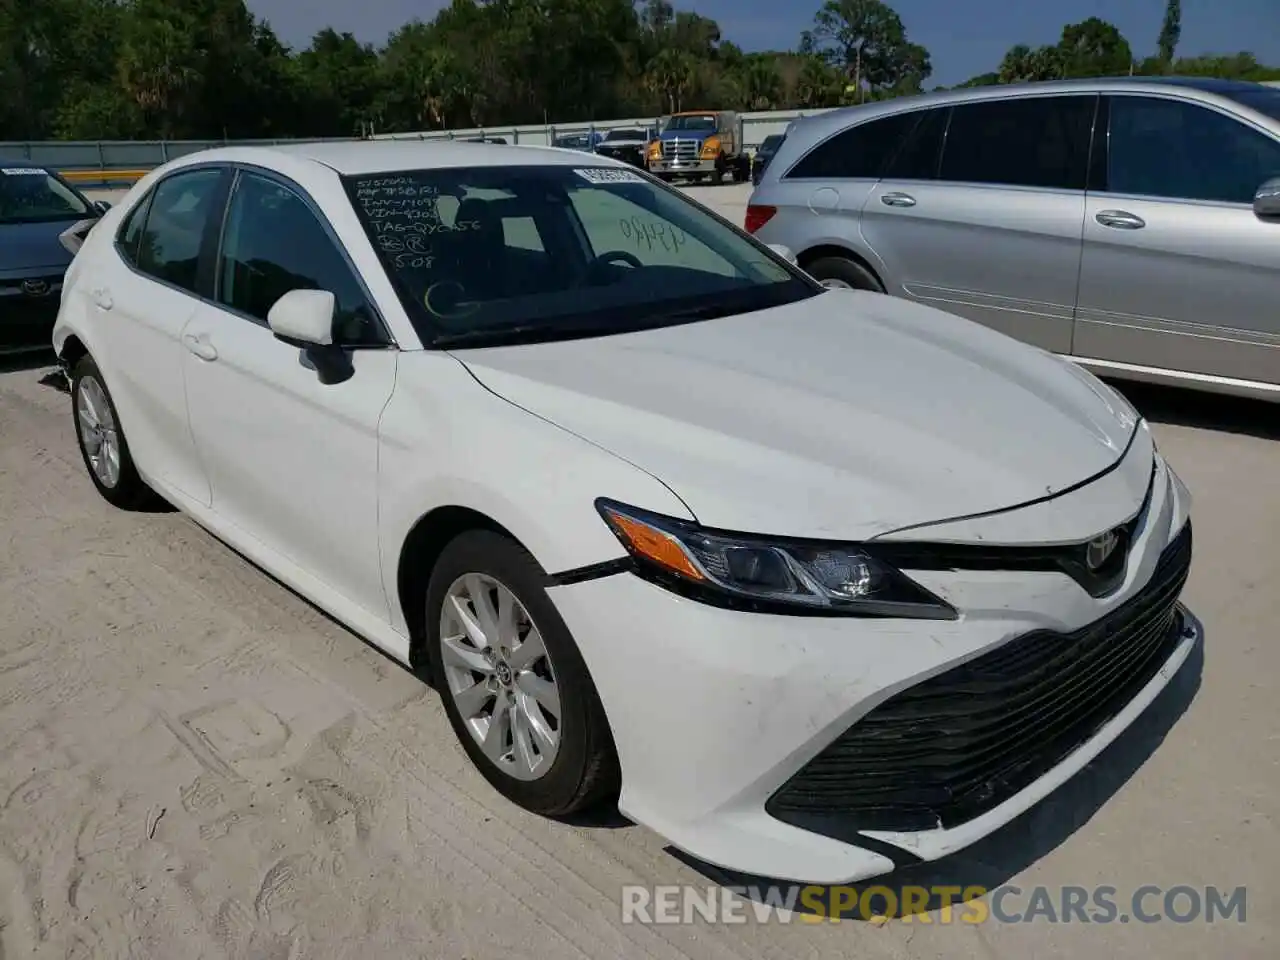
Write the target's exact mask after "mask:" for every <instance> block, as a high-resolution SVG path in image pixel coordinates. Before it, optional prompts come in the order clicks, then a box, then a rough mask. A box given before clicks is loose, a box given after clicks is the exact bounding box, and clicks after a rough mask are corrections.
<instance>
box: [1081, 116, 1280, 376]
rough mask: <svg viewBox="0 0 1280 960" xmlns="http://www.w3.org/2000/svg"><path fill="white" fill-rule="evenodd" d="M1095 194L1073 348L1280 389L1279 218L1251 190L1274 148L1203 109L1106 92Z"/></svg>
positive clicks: (1089, 355)
mask: <svg viewBox="0 0 1280 960" xmlns="http://www.w3.org/2000/svg"><path fill="white" fill-rule="evenodd" d="M1109 113H1110V136H1109V138H1108V140H1109V154H1108V157H1107V171H1106V180H1105V183H1104V188H1103V189H1102V190H1099V191H1098V192H1092V191H1091V192H1090V194H1089V198H1088V203H1087V211H1086V213H1087V215H1086V217H1085V228H1084V255H1083V259H1082V262H1081V270H1080V297H1079V305H1078V309H1077V317H1076V328H1077V330H1076V342H1075V349H1074V353H1075V354H1076V356H1078V357H1081V358H1085V359H1095V360H1102V361H1109V362H1113V363H1118V364H1132V365H1137V366H1142V367H1155V368H1160V369H1168V370H1177V371H1186V372H1190V373H1196V374H1204V375H1208V376H1216V377H1226V378H1232V379H1241V380H1251V381H1260V382H1263V383H1271V384H1280V311H1278V310H1277V307H1276V303H1277V299H1278V298H1280V223H1274V222H1267V221H1263V220H1259V219H1258V218H1257V217H1256V216H1255V215H1254V212H1253V206H1252V203H1253V196H1254V194H1255V193H1256V192H1257V189H1258V188H1259V187H1260V186H1262V184H1263V183H1264V182H1265V181H1266V180H1269V179H1271V178H1272V177H1277V176H1280V142H1277V140H1276V139H1275V138H1274V137H1272V136H1271V135H1270V134H1269V133H1266V132H1264V131H1263V130H1262V129H1261V128H1259V127H1255V126H1254V125H1252V124H1250V123H1248V122H1246V121H1244V120H1243V119H1241V118H1239V117H1236V116H1233V115H1231V114H1228V113H1226V112H1224V111H1221V110H1218V109H1216V108H1213V107H1209V106H1205V105H1202V104H1198V103H1191V102H1187V101H1184V100H1178V99H1175V98H1172V97H1154V96H1131V95H1116V96H1112V97H1110V98H1109Z"/></svg>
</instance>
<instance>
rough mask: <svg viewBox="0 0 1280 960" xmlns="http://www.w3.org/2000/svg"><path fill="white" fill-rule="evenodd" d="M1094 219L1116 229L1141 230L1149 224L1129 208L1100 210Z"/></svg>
mask: <svg viewBox="0 0 1280 960" xmlns="http://www.w3.org/2000/svg"><path fill="white" fill-rule="evenodd" d="M1093 219H1095V220H1097V221H1098V222H1099V223H1100V224H1102V225H1103V226H1104V227H1111V228H1113V229H1115V230H1141V229H1142V228H1143V227H1145V226H1146V225H1147V221H1145V220H1143V219H1142V218H1141V217H1140V216H1138V215H1137V214H1134V213H1130V212H1129V211H1128V210H1099V211H1098V212H1097V213H1096V214H1095V215H1094V218H1093Z"/></svg>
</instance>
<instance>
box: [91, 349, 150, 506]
mask: <svg viewBox="0 0 1280 960" xmlns="http://www.w3.org/2000/svg"><path fill="white" fill-rule="evenodd" d="M71 415H72V419H73V420H74V421H75V427H76V445H77V446H79V448H80V457H81V459H82V460H83V461H84V466H85V469H86V470H87V471H88V472H89V479H90V480H92V481H93V485H94V486H95V487H97V488H98V493H100V494H102V497H103V499H104V500H106V501H107V502H108V503H110V504H111V505H112V506H115V507H119V508H121V509H122V510H136V509H138V508H139V507H142V506H145V505H147V504H149V503H150V502H152V501H153V499H154V497H155V494H153V493H152V492H151V488H150V487H148V486H147V485H146V483H145V482H144V481H143V479H142V477H140V476H139V475H138V470H137V467H135V466H134V463H133V457H132V455H130V453H129V442H128V440H127V439H126V438H125V435H124V428H123V427H122V426H121V425H120V414H119V413H118V412H117V411H116V404H115V401H114V400H112V399H111V392H110V391H109V390H108V389H107V385H106V382H105V381H104V380H103V377H102V372H101V371H100V370H99V369H98V365H97V364H96V363H94V362H93V358H91V357H88V356H85V357H82V358H81V359H80V361H79V362H78V363H77V364H76V365H75V368H74V369H73V370H72V372H71ZM108 418H109V420H108ZM95 446H96V452H95ZM113 453H114V456H113V455H112V454H113ZM104 455H105V460H104V459H103V457H104ZM113 467H114V469H113Z"/></svg>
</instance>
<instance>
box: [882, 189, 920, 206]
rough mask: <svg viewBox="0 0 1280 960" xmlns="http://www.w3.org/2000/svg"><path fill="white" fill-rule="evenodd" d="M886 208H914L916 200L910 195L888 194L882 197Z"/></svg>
mask: <svg viewBox="0 0 1280 960" xmlns="http://www.w3.org/2000/svg"><path fill="white" fill-rule="evenodd" d="M880 202H881V203H883V204H884V205H885V206H886V207H914V206H915V205H916V198H915V197H913V196H911V194H909V193H896V192H895V193H886V194H883V195H882V196H881V197H880Z"/></svg>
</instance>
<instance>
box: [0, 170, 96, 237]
mask: <svg viewBox="0 0 1280 960" xmlns="http://www.w3.org/2000/svg"><path fill="white" fill-rule="evenodd" d="M92 216H96V214H94V212H93V211H92V209H91V208H90V207H89V204H88V203H86V202H85V199H84V198H83V197H82V196H80V194H78V193H76V191H75V190H73V189H72V188H71V187H70V186H68V185H67V184H65V183H63V182H62V181H61V180H59V179H58V178H57V177H55V176H53V174H51V173H49V171H48V170H45V169H43V168H42V167H20V166H0V224H13V223H54V222H59V221H64V220H83V219H85V218H87V217H92Z"/></svg>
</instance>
